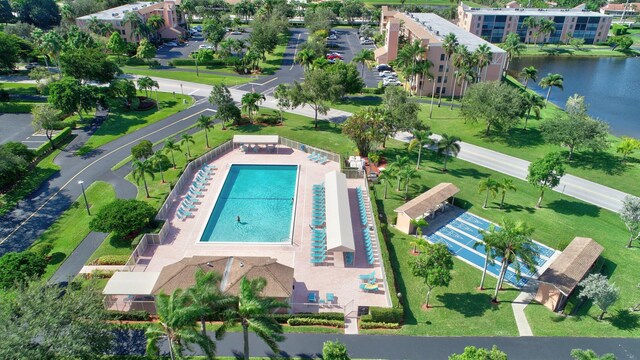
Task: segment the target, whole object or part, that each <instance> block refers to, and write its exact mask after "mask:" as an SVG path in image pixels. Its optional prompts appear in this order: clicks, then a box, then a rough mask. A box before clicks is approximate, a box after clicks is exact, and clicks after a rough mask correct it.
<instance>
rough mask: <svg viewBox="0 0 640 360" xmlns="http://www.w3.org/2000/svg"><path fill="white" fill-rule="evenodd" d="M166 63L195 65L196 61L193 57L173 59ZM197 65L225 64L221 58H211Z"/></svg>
mask: <svg viewBox="0 0 640 360" xmlns="http://www.w3.org/2000/svg"><path fill="white" fill-rule="evenodd" d="M168 64H169V65H170V66H196V61H195V60H194V59H173V60H169V62H168ZM198 66H204V67H207V66H225V63H224V61H222V60H212V61H203V62H199V63H198Z"/></svg>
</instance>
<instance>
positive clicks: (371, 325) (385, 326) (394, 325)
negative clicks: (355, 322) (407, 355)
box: [360, 321, 400, 330]
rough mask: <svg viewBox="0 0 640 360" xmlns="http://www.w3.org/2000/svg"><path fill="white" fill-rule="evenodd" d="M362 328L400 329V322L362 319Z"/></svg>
mask: <svg viewBox="0 0 640 360" xmlns="http://www.w3.org/2000/svg"><path fill="white" fill-rule="evenodd" d="M360 329H363V330H364V329H400V324H398V323H385V322H362V321H360Z"/></svg>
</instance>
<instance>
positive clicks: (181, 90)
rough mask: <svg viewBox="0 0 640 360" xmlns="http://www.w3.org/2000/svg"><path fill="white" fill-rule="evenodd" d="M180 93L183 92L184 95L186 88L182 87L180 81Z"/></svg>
mask: <svg viewBox="0 0 640 360" xmlns="http://www.w3.org/2000/svg"><path fill="white" fill-rule="evenodd" d="M180 93H182V96H184V90H183V89H182V83H180Z"/></svg>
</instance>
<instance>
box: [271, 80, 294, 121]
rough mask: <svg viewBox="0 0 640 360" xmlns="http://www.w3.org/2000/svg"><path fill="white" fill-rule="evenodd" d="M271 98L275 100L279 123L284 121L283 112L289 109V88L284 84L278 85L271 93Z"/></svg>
mask: <svg viewBox="0 0 640 360" xmlns="http://www.w3.org/2000/svg"><path fill="white" fill-rule="evenodd" d="M273 97H274V98H275V99H276V101H277V103H276V106H277V107H278V110H279V112H280V122H283V121H284V117H283V114H284V110H285V109H291V100H290V97H291V96H290V95H289V86H288V85H286V84H279V85H278V86H277V87H276V89H275V91H274V92H273Z"/></svg>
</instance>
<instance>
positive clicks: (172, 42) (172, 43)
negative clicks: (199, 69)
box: [164, 41, 178, 47]
mask: <svg viewBox="0 0 640 360" xmlns="http://www.w3.org/2000/svg"><path fill="white" fill-rule="evenodd" d="M164 46H168V47H174V46H178V44H177V43H176V42H175V41H169V42H166V43H164Z"/></svg>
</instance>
